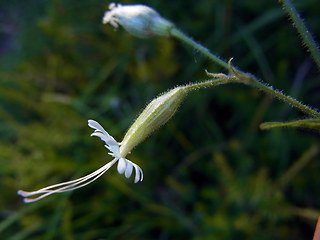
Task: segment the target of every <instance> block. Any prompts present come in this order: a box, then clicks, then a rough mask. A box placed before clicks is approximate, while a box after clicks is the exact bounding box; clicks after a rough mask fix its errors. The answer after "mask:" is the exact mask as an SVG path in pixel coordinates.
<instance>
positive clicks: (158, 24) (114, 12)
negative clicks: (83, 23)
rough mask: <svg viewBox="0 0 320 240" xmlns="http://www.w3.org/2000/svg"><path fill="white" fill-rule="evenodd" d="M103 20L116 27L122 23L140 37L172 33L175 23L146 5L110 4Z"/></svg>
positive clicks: (131, 32) (130, 31)
mask: <svg viewBox="0 0 320 240" xmlns="http://www.w3.org/2000/svg"><path fill="white" fill-rule="evenodd" d="M109 9H110V11H106V12H105V14H104V16H103V20H102V22H103V23H104V24H106V23H110V24H111V25H112V26H114V27H115V28H117V27H118V25H119V24H120V25H122V27H124V28H125V29H126V30H127V31H128V32H129V33H130V34H132V35H134V36H136V37H139V38H149V37H152V36H155V35H160V36H166V37H168V36H169V35H170V29H171V28H173V27H174V25H173V24H172V23H171V22H169V21H168V20H166V19H164V18H162V17H161V16H160V15H159V14H158V13H157V12H156V11H155V10H153V9H152V8H150V7H148V6H145V5H126V6H122V5H121V4H118V5H116V4H115V3H111V4H110V5H109Z"/></svg>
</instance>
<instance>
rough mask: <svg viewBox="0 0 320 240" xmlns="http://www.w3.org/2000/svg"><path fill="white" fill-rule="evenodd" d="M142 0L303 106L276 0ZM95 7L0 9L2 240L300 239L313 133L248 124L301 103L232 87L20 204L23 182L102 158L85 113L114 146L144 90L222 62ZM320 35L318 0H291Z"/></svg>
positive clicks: (304, 75)
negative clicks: (118, 159) (133, 170)
mask: <svg viewBox="0 0 320 240" xmlns="http://www.w3.org/2000/svg"><path fill="white" fill-rule="evenodd" d="M121 3H123V4H137V3H144V4H148V5H149V6H151V7H153V8H155V9H156V10H157V11H158V12H159V13H160V14H161V15H162V16H164V17H165V18H167V19H170V20H172V21H173V22H174V23H176V24H177V26H179V27H180V29H181V30H183V31H184V32H186V33H188V34H189V35H191V36H193V38H194V39H195V40H197V41H199V42H200V43H202V44H204V45H205V46H206V47H208V48H209V49H211V50H212V51H213V52H214V53H216V54H218V55H220V56H221V57H222V58H223V59H225V60H228V59H229V58H230V57H234V64H235V65H237V66H239V67H240V68H241V69H243V70H244V71H248V72H251V73H253V74H255V75H256V76H258V77H259V78H261V79H264V80H265V81H266V82H268V83H270V84H272V85H273V86H274V87H275V88H277V89H281V90H283V91H284V92H285V93H288V94H291V95H292V96H295V97H297V98H298V99H299V100H301V101H303V102H304V103H306V104H309V105H311V106H314V107H319V103H320V94H319V89H320V74H319V69H317V67H316V65H315V63H314V62H313V60H312V59H311V58H310V55H309V53H308V51H307V49H306V48H305V47H304V46H303V44H302V43H301V41H300V38H299V36H298V34H297V32H296V29H295V28H294V27H293V26H292V24H291V23H290V20H289V19H288V17H287V15H286V14H285V13H284V12H283V11H282V7H281V5H280V4H279V3H278V1H276V0H272V1H270V0H261V1H252V0H240V1H235V0H201V1H193V0H190V1H185V0H176V1H170V0H163V1H156V0H150V1H140V2H137V1H122V2H121ZM108 4H109V2H107V1H102V0H87V1H78V0H68V1H61V0H42V1H39V0H29V1H19V0H10V1H9V0H1V2H0V191H1V192H0V196H1V197H0V238H1V239H66V240H71V239H312V236H313V232H314V228H315V224H316V220H317V218H318V217H319V216H320V190H319V189H320V174H319V170H320V159H319V153H318V152H319V151H318V150H319V149H318V148H319V133H318V132H316V131H310V130H303V129H274V130H271V131H261V130H259V124H260V123H262V122H264V121H285V120H293V119H296V118H303V117H304V115H302V114H301V113H300V112H299V111H297V110H296V109H292V108H290V107H288V106H286V105H285V104H284V103H282V102H279V101H277V100H273V99H271V98H270V97H268V96H265V95H264V94H262V93H260V92H258V91H256V90H254V89H251V88H249V87H246V86H241V85H228V86H219V87H216V88H210V89H203V90H199V91H197V92H194V93H191V94H189V95H188V97H187V99H186V101H185V102H184V104H183V105H182V106H181V107H180V109H179V111H178V112H177V113H176V115H175V117H174V118H173V119H172V120H170V122H169V123H168V124H167V125H165V126H164V127H163V128H161V129H160V130H158V131H157V132H156V133H155V134H153V135H152V136H151V137H149V138H148V139H147V140H146V141H145V142H143V143H142V144H140V145H139V146H138V147H137V148H136V149H134V151H133V152H132V154H130V155H129V156H128V158H129V159H130V160H132V161H133V162H135V163H137V164H139V165H140V166H141V168H142V169H143V171H144V174H145V179H144V181H143V182H142V183H139V184H134V183H133V178H132V177H131V178H130V179H126V178H125V177H124V176H123V175H119V174H118V173H117V171H116V167H113V168H112V169H110V170H109V171H108V172H107V173H106V174H105V175H104V176H103V177H101V178H100V179H99V180H97V181H96V182H94V183H92V184H90V185H88V186H87V187H85V188H83V189H79V190H76V191H73V192H71V193H67V194H56V195H53V196H50V197H48V198H47V199H43V200H41V201H39V202H36V203H32V204H24V203H23V202H22V198H21V197H20V196H18V195H17V194H16V191H17V190H18V189H23V190H27V191H28V190H29V191H32V190H37V189H39V188H42V187H45V186H48V185H50V184H55V183H59V182H61V181H67V180H71V179H74V178H77V177H80V176H83V175H85V174H87V173H90V172H92V171H94V170H96V169H98V168H99V167H100V166H102V165H104V164H105V163H106V162H107V161H110V160H111V158H110V156H109V155H107V151H106V149H105V148H104V147H103V143H102V142H101V141H100V140H99V139H98V138H90V137H89V135H90V133H91V132H92V130H91V129H89V128H88V127H87V120H88V119H95V120H97V121H99V122H100V123H101V124H102V125H103V126H104V127H105V129H106V130H107V131H108V132H109V133H110V134H111V135H112V136H114V137H115V139H117V140H118V141H121V139H122V138H123V136H124V134H125V131H126V130H127V129H128V128H129V127H130V124H131V123H132V122H133V121H134V119H135V118H136V117H137V116H138V114H139V112H140V111H141V110H142V109H143V107H144V106H145V105H146V104H147V103H148V102H149V101H150V100H152V98H154V97H155V96H157V95H158V94H160V93H161V92H163V91H166V90H167V89H170V88H173V87H174V86H177V85H179V84H185V83H188V82H191V81H192V82H193V81H201V80H204V79H206V78H207V77H206V75H205V72H204V70H205V69H207V70H208V71H210V72H219V71H221V69H220V68H219V67H217V66H216V65H215V64H212V63H211V62H209V61H207V60H206V59H204V58H203V57H202V56H201V55H200V54H199V53H198V52H196V51H194V50H192V49H188V48H186V46H184V45H183V44H180V43H179V42H178V41H176V40H175V39H167V38H162V37H156V38H151V39H147V40H141V39H137V38H135V37H133V36H130V35H129V34H128V33H127V32H125V31H124V30H123V29H122V28H121V27H120V29H118V30H117V31H115V30H114V29H113V27H111V26H109V25H102V23H101V19H102V16H103V14H104V11H105V10H107V7H108ZM294 4H295V6H296V7H297V9H298V10H299V12H300V13H301V14H302V16H303V17H304V19H305V22H306V24H307V25H308V27H309V28H310V29H311V30H312V32H313V33H314V36H315V37H316V38H318V39H319V37H320V21H319V12H320V4H319V0H296V1H294Z"/></svg>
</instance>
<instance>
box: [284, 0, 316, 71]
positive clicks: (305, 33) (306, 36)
mask: <svg viewBox="0 0 320 240" xmlns="http://www.w3.org/2000/svg"><path fill="white" fill-rule="evenodd" d="M279 1H280V2H281V4H282V6H283V8H284V9H285V10H286V11H287V12H288V14H289V16H290V18H291V20H292V22H293V26H295V27H296V28H297V30H298V33H299V34H300V35H301V37H302V40H303V42H304V43H305V44H306V46H307V47H308V50H309V51H310V53H311V56H312V58H313V59H314V61H315V62H316V64H317V66H318V68H320V50H319V48H318V46H317V44H316V41H315V40H314V39H313V37H312V35H311V33H310V31H309V30H308V29H307V27H306V25H305V24H304V22H303V20H302V18H301V17H300V16H299V13H298V12H297V10H296V9H295V7H294V6H293V4H292V3H291V1H290V0H279Z"/></svg>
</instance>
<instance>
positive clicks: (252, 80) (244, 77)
mask: <svg viewBox="0 0 320 240" xmlns="http://www.w3.org/2000/svg"><path fill="white" fill-rule="evenodd" d="M170 34H171V36H173V37H175V38H177V39H179V40H180V41H182V42H184V43H186V44H188V45H189V46H191V47H193V48H195V49H196V50H198V51H199V52H201V53H202V54H203V55H205V56H206V57H208V58H209V59H210V60H212V61H213V62H215V63H217V64H218V65H220V66H221V67H223V68H225V69H227V70H229V71H230V72H233V74H235V76H236V78H232V77H229V78H228V79H227V80H226V79H224V80H223V79H220V80H219V81H221V82H214V81H213V82H214V83H213V82H212V84H216V85H219V84H225V83H229V82H239V83H244V84H247V85H250V86H252V87H255V88H258V89H260V90H261V91H263V92H265V93H267V94H270V95H271V96H274V97H276V98H278V99H279V100H282V101H284V102H286V103H288V104H289V105H291V106H293V107H296V108H298V109H300V110H301V111H302V112H304V113H306V114H309V115H312V116H314V117H317V118H320V113H319V112H317V111H316V110H313V109H312V108H311V107H309V106H307V105H304V104H302V103H301V102H299V101H298V100H296V99H294V98H292V97H290V96H287V95H285V94H284V93H282V92H280V91H278V90H275V89H273V87H272V86H268V85H267V84H266V83H263V82H262V81H259V80H258V79H257V78H256V77H255V76H253V75H251V74H247V73H244V72H242V71H240V70H238V69H237V68H235V67H233V66H231V63H230V61H229V63H227V62H225V61H223V60H221V59H220V58H219V57H218V56H216V55H214V54H213V53H211V52H210V51H209V50H208V49H207V48H205V47H203V46H202V45H201V44H199V43H197V42H195V41H193V40H192V39H191V38H190V37H188V36H187V35H185V34H184V33H183V32H181V31H180V30H178V29H177V28H172V29H171V30H170ZM209 75H212V76H216V75H217V74H209ZM215 78H217V77H215ZM215 81H217V79H216V80H215ZM199 84H201V85H198V87H196V85H192V86H191V87H192V88H194V89H195V88H200V87H202V86H203V87H205V86H207V85H206V84H208V83H205V82H204V83H199ZM211 86H212V85H211Z"/></svg>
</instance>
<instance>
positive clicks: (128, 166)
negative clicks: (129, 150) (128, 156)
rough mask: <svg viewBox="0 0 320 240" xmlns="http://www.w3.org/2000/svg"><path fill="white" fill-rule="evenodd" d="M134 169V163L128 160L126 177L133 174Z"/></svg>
mask: <svg viewBox="0 0 320 240" xmlns="http://www.w3.org/2000/svg"><path fill="white" fill-rule="evenodd" d="M132 171H133V165H132V163H130V162H129V161H127V168H126V171H125V173H124V175H125V176H126V178H129V177H130V176H131V174H132Z"/></svg>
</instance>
